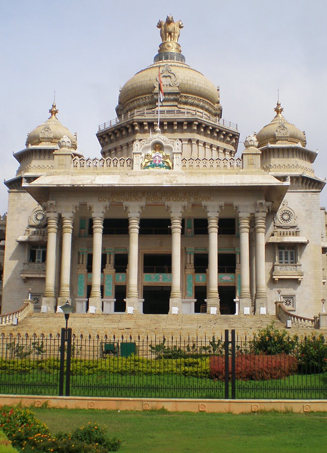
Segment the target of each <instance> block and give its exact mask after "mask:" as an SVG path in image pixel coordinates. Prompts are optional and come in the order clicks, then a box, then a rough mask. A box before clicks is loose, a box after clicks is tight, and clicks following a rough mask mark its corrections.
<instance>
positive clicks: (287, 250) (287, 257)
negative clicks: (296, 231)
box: [278, 246, 295, 264]
mask: <svg viewBox="0 0 327 453" xmlns="http://www.w3.org/2000/svg"><path fill="white" fill-rule="evenodd" d="M278 262H279V263H280V264H294V263H295V249H294V247H283V246H279V247H278Z"/></svg>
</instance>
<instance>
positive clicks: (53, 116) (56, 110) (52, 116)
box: [49, 102, 59, 119]
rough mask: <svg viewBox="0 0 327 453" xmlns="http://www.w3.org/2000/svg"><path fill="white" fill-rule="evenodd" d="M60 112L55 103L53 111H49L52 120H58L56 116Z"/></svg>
mask: <svg viewBox="0 0 327 453" xmlns="http://www.w3.org/2000/svg"><path fill="white" fill-rule="evenodd" d="M58 112H59V110H58V109H57V106H56V103H55V102H54V103H53V104H52V107H51V109H50V110H49V113H50V114H51V116H50V118H56V119H57V117H56V115H57V113H58ZM50 118H49V119H50Z"/></svg>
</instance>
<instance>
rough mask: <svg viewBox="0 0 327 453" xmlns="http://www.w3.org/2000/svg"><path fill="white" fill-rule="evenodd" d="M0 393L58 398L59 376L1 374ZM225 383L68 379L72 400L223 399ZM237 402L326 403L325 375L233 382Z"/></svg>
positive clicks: (146, 378) (156, 377) (96, 377)
mask: <svg viewBox="0 0 327 453" xmlns="http://www.w3.org/2000/svg"><path fill="white" fill-rule="evenodd" d="M0 387H1V392H2V393H7V394H25V395H58V388H59V376H58V373H56V374H55V373H54V374H51V373H40V372H38V371H35V370H34V371H30V372H24V373H23V372H21V373H8V372H5V371H2V372H1V375H0ZM224 395H225V391H224V382H221V381H214V380H212V379H208V378H196V377H191V376H181V375H150V376H148V375H126V374H125V375H121V374H110V373H102V374H90V375H86V376H81V375H72V376H71V396H89V397H92V396H94V397H127V398H133V397H134V398H135V397H141V398H142V397H146V398H216V399H220V398H224ZM236 398H244V399H266V398H268V399H326V398H327V379H326V373H321V374H315V375H294V376H289V377H287V378H285V379H275V380H269V381H236Z"/></svg>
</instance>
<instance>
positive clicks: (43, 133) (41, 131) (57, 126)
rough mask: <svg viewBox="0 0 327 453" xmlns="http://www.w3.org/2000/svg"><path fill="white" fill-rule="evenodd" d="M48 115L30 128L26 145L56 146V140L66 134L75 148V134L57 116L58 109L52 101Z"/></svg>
mask: <svg viewBox="0 0 327 453" xmlns="http://www.w3.org/2000/svg"><path fill="white" fill-rule="evenodd" d="M49 113H50V117H49V118H48V119H47V121H46V122H45V123H43V124H41V125H40V126H38V127H36V128H35V129H33V130H32V132H30V133H29V134H28V136H27V140H26V147H30V146H40V147H41V146H53V145H55V146H58V142H59V141H60V139H61V138H62V137H63V136H67V137H68V138H69V140H70V141H71V147H72V148H73V149H75V150H76V149H77V139H76V135H74V134H72V133H71V132H70V131H69V130H68V129H67V128H66V127H65V126H63V125H62V124H61V122H60V121H59V120H58V118H57V116H56V115H57V113H58V110H57V108H56V104H55V103H53V104H52V107H51V109H50V110H49Z"/></svg>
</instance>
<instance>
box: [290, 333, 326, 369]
mask: <svg viewBox="0 0 327 453" xmlns="http://www.w3.org/2000/svg"><path fill="white" fill-rule="evenodd" d="M297 357H298V362H299V371H300V372H302V373H306V374H310V373H321V372H322V371H324V370H325V367H326V362H327V344H326V340H325V338H324V336H323V335H322V334H320V335H318V336H317V337H316V336H315V335H314V334H312V335H310V336H309V337H306V338H304V339H303V340H302V341H301V342H300V343H299V345H298V348H297Z"/></svg>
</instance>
